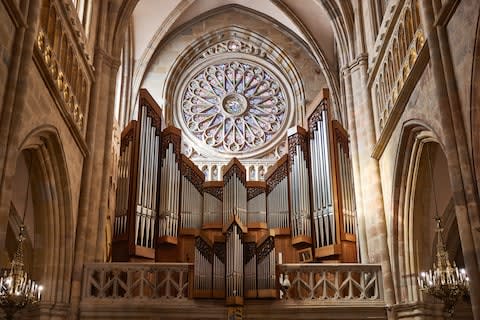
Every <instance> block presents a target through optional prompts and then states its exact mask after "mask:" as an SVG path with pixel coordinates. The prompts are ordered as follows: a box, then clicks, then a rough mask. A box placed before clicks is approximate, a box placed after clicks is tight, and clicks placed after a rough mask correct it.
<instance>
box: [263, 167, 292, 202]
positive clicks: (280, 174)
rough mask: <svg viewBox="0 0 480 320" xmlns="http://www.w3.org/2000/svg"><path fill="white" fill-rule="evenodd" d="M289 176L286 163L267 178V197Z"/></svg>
mask: <svg viewBox="0 0 480 320" xmlns="http://www.w3.org/2000/svg"><path fill="white" fill-rule="evenodd" d="M287 176H288V161H284V162H283V163H282V164H281V165H280V166H279V167H278V168H277V169H275V171H274V172H273V173H272V174H271V175H270V176H269V177H268V178H267V180H266V183H267V195H268V194H269V193H270V192H271V191H272V190H273V189H275V187H276V186H277V185H278V184H279V183H280V182H282V180H283V179H285V178H287Z"/></svg>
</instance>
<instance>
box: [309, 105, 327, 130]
mask: <svg viewBox="0 0 480 320" xmlns="http://www.w3.org/2000/svg"><path fill="white" fill-rule="evenodd" d="M327 107H328V104H327V99H323V100H322V101H320V103H319V104H318V106H317V107H316V108H315V110H314V111H313V112H312V114H311V115H310V116H309V117H308V133H309V135H310V139H313V132H314V131H315V130H318V123H319V122H320V121H323V120H324V119H323V117H322V111H324V110H326V109H327ZM327 120H328V119H327Z"/></svg>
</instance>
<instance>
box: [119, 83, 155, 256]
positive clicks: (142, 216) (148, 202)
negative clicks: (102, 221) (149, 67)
mask: <svg viewBox="0 0 480 320" xmlns="http://www.w3.org/2000/svg"><path fill="white" fill-rule="evenodd" d="M161 130H162V111H161V109H160V107H159V106H158V105H157V103H156V102H155V100H154V99H153V98H152V97H151V96H150V94H149V93H148V91H146V90H145V89H141V90H140V95H139V108H138V120H133V121H131V122H130V123H129V124H128V125H127V127H126V128H125V129H124V130H123V131H122V135H121V141H120V157H119V162H118V170H119V171H118V183H117V192H116V206H115V219H114V229H113V230H114V232H113V239H112V240H113V241H112V259H113V260H114V261H130V260H132V259H134V258H147V259H153V258H154V256H155V249H154V248H155V225H156V219H157V213H158V210H157V195H158V192H157V187H158V178H159V171H158V169H159V167H158V154H159V151H160V140H161V139H160V133H161Z"/></svg>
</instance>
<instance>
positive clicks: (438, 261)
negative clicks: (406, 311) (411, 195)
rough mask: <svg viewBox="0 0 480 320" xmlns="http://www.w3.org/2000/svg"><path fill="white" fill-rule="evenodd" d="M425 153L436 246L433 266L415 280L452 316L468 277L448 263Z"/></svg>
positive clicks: (430, 168)
mask: <svg viewBox="0 0 480 320" xmlns="http://www.w3.org/2000/svg"><path fill="white" fill-rule="evenodd" d="M427 155H428V165H429V172H430V181H431V185H432V191H433V196H434V202H435V220H436V228H435V233H436V237H437V243H436V246H437V248H436V257H435V261H434V262H433V268H432V269H430V270H428V271H423V272H421V273H420V276H418V277H417V281H418V286H419V288H420V290H422V291H424V292H426V293H427V294H429V295H431V296H433V297H435V298H437V299H440V300H441V301H442V302H443V304H444V307H445V311H446V312H448V314H449V316H450V317H451V318H452V317H453V313H454V310H455V305H456V304H457V302H458V300H459V298H460V297H462V296H465V295H467V294H468V290H469V279H468V276H467V273H466V271H465V269H464V268H458V267H457V266H456V265H455V262H453V264H452V263H450V259H449V257H448V251H447V249H446V246H445V243H444V241H443V238H442V231H443V228H442V223H441V219H440V216H439V215H438V209H437V197H436V192H435V186H434V184H433V176H432V164H431V160H430V151H429V148H428V146H427Z"/></svg>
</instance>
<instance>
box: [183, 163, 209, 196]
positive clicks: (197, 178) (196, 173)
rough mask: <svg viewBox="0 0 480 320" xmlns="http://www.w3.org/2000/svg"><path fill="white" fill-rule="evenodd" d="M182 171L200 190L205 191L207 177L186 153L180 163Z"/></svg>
mask: <svg viewBox="0 0 480 320" xmlns="http://www.w3.org/2000/svg"><path fill="white" fill-rule="evenodd" d="M180 172H181V173H182V175H183V176H184V177H186V178H187V179H188V181H190V182H191V183H192V184H193V185H194V186H195V188H196V189H197V190H198V192H200V193H203V182H204V181H205V177H204V175H203V173H202V172H201V171H200V170H199V169H198V168H197V166H196V165H195V164H194V163H193V162H191V161H190V160H189V159H188V158H187V157H185V156H184V155H182V161H181V163H180Z"/></svg>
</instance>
